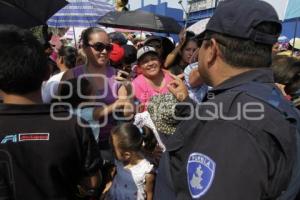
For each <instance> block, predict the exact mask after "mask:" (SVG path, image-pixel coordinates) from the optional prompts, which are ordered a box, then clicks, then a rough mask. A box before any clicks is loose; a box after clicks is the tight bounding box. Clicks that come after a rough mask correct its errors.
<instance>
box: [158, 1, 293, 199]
mask: <svg viewBox="0 0 300 200" xmlns="http://www.w3.org/2000/svg"><path fill="white" fill-rule="evenodd" d="M280 31H281V23H280V21H279V19H278V16H277V13H276V11H275V10H274V8H273V7H272V6H270V5H269V4H268V3H266V2H263V1H260V0H243V1H240V0H227V1H221V2H220V3H219V5H218V7H217V9H216V11H215V13H214V15H213V17H212V18H211V19H210V21H209V22H208V24H207V27H206V30H205V31H204V33H202V34H200V35H199V36H197V38H198V39H199V41H200V43H201V47H200V50H199V56H198V60H199V62H198V65H199V66H198V71H199V74H200V75H201V78H202V79H203V80H204V82H205V83H206V84H208V85H210V86H212V87H213V88H214V89H213V90H212V91H211V92H210V93H209V94H208V95H207V97H206V99H205V100H204V102H203V103H202V104H200V105H197V106H196V109H191V108H190V107H191V106H183V105H178V106H177V113H178V114H179V115H180V117H187V120H182V122H181V123H180V124H179V126H178V127H177V130H176V132H175V133H174V135H173V136H172V137H170V138H169V139H168V141H167V142H166V147H167V152H166V153H165V154H164V155H163V157H162V160H161V162H160V167H159V171H158V176H157V180H156V189H155V199H175V198H176V199H180V200H186V199H201V200H218V199H222V200H224V199H225V200H241V199H243V200H258V199H276V198H277V197H278V196H280V195H281V194H282V193H283V191H285V190H286V188H287V187H288V184H289V181H290V178H291V174H292V168H293V164H294V161H295V154H296V153H295V152H296V142H295V136H296V129H295V126H294V125H293V124H292V122H291V121H289V120H288V118H287V117H286V116H289V110H288V106H287V105H288V103H287V102H286V101H285V100H284V99H283V98H282V96H281V95H280V93H279V91H278V90H277V88H276V87H275V85H274V80H273V75H272V72H271V71H270V69H269V66H270V63H271V53H272V45H273V44H274V43H275V42H276V41H277V37H278V35H279V34H280ZM169 89H170V91H171V92H172V93H173V94H174V95H176V96H177V98H178V100H181V101H183V102H184V104H185V105H186V104H188V103H189V102H190V100H189V99H188V97H187V96H188V95H187V92H186V89H185V88H184V85H183V84H182V81H181V80H179V79H176V80H174V81H173V82H172V83H171V84H170V85H169ZM279 105H280V106H279ZM285 109H286V112H285ZM283 113H285V115H284V114H283ZM189 116H192V119H188V117H189Z"/></svg>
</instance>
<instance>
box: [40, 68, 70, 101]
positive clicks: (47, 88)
mask: <svg viewBox="0 0 300 200" xmlns="http://www.w3.org/2000/svg"><path fill="white" fill-rule="evenodd" d="M64 73H65V72H60V73H58V74H55V75H54V76H51V77H50V78H49V80H48V81H47V82H44V83H43V85H42V98H43V102H44V103H51V100H52V98H53V97H54V96H53V94H55V95H57V93H58V85H59V83H60V81H61V79H62V77H63V75H64Z"/></svg>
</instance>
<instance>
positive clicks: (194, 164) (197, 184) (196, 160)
mask: <svg viewBox="0 0 300 200" xmlns="http://www.w3.org/2000/svg"><path fill="white" fill-rule="evenodd" d="M215 170H216V163H215V162H214V161H213V160H212V159H211V158H210V157H208V156H206V155H204V154H201V153H192V154H190V156H189V159H188V162H187V179H188V180H187V181H188V186H189V191H190V194H191V196H192V198H193V199H197V198H199V197H201V196H203V195H204V194H205V193H206V192H207V191H208V189H209V188H210V186H211V184H212V182H213V179H214V176H215Z"/></svg>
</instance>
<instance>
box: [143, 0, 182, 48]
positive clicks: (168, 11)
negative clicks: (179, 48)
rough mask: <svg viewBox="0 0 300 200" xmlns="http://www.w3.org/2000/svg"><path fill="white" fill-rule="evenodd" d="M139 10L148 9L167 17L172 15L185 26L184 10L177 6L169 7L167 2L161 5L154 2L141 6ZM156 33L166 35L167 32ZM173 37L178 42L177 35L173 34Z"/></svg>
mask: <svg viewBox="0 0 300 200" xmlns="http://www.w3.org/2000/svg"><path fill="white" fill-rule="evenodd" d="M139 10H144V11H148V12H151V13H155V14H158V15H164V16H167V17H171V18H173V19H175V20H176V21H177V22H178V23H179V24H180V25H181V26H182V27H183V26H184V20H183V11H182V10H181V9H177V8H169V7H168V3H167V2H164V3H161V4H159V5H152V4H151V5H147V6H145V7H143V8H140V9H139ZM155 35H162V36H166V34H163V33H162V34H159V33H155ZM171 37H173V38H174V40H175V41H176V42H177V41H178V36H177V35H175V34H171Z"/></svg>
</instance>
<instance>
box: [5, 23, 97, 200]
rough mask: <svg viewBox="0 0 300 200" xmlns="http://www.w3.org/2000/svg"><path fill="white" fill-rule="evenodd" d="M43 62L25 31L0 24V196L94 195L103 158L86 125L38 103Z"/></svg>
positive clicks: (44, 71) (43, 76) (37, 45)
mask: <svg viewBox="0 0 300 200" xmlns="http://www.w3.org/2000/svg"><path fill="white" fill-rule="evenodd" d="M46 63H47V59H46V56H45V54H44V52H43V48H42V46H41V45H40V43H39V42H38V41H37V39H36V38H34V36H33V35H32V34H31V32H30V31H28V30H22V29H20V28H17V27H15V26H12V25H1V26H0V90H2V91H3V104H0V169H1V173H0V199H2V198H3V199H5V198H8V199H24V200H27V199H28V200H32V199H59V200H63V199H76V198H77V196H81V197H83V198H87V199H90V198H98V196H99V192H98V188H99V185H100V181H101V176H100V171H99V170H100V167H101V163H102V159H101V157H100V155H99V150H98V147H97V145H96V142H95V140H94V137H93V134H92V132H91V129H90V128H83V127H81V126H79V125H78V123H77V120H76V118H74V117H72V116H69V112H68V111H67V110H63V109H59V108H57V109H56V108H55V107H53V108H50V105H43V104H42V99H41V84H42V82H43V80H46V79H47V78H48V69H47V64H46ZM78 188H80V191H81V192H80V193H79V192H78ZM76 194H78V195H76Z"/></svg>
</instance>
